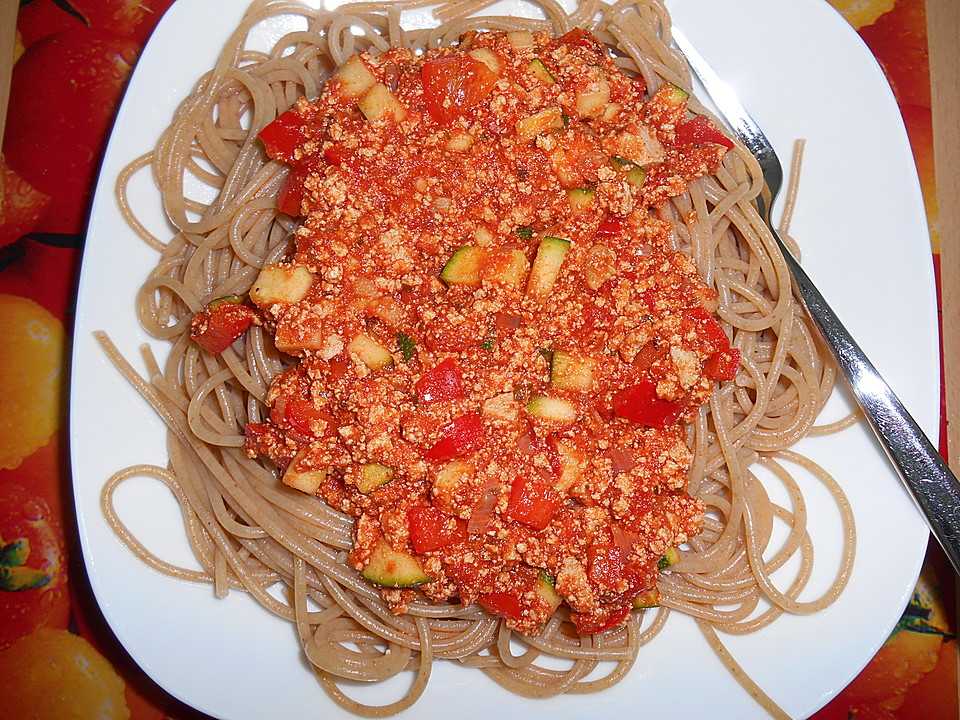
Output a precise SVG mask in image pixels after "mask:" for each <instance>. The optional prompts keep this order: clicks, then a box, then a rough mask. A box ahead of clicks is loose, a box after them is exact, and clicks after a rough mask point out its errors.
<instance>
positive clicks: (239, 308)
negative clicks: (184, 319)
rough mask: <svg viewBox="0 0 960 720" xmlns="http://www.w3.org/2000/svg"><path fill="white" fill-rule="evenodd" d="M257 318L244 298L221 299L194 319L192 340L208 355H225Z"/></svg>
mask: <svg viewBox="0 0 960 720" xmlns="http://www.w3.org/2000/svg"><path fill="white" fill-rule="evenodd" d="M256 317H257V314H256V313H255V312H254V311H253V309H252V308H251V307H249V306H248V305H246V304H244V302H243V299H242V298H240V297H236V296H230V297H224V298H218V299H217V300H214V301H213V302H211V303H210V304H209V305H207V306H206V307H205V308H204V309H203V310H201V311H200V312H198V313H197V314H196V315H194V317H193V320H191V321H190V337H191V338H193V339H194V340H195V341H196V343H197V345H199V346H200V347H202V348H203V349H204V350H206V351H207V352H211V353H222V352H223V351H224V350H226V349H227V348H228V347H230V346H231V345H232V344H233V343H234V342H235V341H236V340H237V338H239V337H240V336H241V335H243V334H244V333H245V332H246V331H247V328H249V327H250V325H252V324H253V321H254V320H255V319H256Z"/></svg>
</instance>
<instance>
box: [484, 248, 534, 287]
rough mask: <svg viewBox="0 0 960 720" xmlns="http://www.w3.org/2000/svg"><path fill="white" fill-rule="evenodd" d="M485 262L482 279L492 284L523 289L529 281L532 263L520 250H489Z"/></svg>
mask: <svg viewBox="0 0 960 720" xmlns="http://www.w3.org/2000/svg"><path fill="white" fill-rule="evenodd" d="M486 255H487V256H486V257H485V258H484V261H483V270H482V273H481V275H482V277H483V279H484V280H489V281H490V282H496V283H502V284H504V285H510V286H512V287H517V288H518V287H522V286H523V282H524V280H526V279H527V271H528V270H529V269H530V263H528V262H527V256H526V255H524V254H523V250H520V249H519V248H499V249H496V250H489V251H487V253H486Z"/></svg>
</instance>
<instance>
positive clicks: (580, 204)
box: [567, 188, 597, 210]
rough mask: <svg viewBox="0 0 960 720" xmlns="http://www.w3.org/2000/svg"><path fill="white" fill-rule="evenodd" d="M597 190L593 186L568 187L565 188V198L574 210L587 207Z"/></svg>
mask: <svg viewBox="0 0 960 720" xmlns="http://www.w3.org/2000/svg"><path fill="white" fill-rule="evenodd" d="M596 194H597V191H596V190H594V189H593V188H570V189H569V190H567V200H569V201H570V207H572V208H573V209H574V210H583V209H584V208H586V207H589V205H590V203H592V202H593V200H594V198H595V197H596Z"/></svg>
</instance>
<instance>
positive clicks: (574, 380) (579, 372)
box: [550, 350, 597, 392]
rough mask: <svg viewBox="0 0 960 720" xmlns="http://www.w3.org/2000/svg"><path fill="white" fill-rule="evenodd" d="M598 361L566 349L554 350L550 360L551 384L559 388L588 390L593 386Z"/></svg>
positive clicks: (575, 390)
mask: <svg viewBox="0 0 960 720" xmlns="http://www.w3.org/2000/svg"><path fill="white" fill-rule="evenodd" d="M596 369H597V361H596V360H594V359H593V358H589V357H583V356H580V355H574V354H572V353H570V352H567V351H566V350H554V351H553V359H552V360H551V362H550V384H551V385H552V386H553V387H554V388H556V389H557V390H572V391H574V392H586V391H588V390H590V389H591V388H592V387H593V380H594V374H595V373H596Z"/></svg>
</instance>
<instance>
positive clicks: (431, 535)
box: [409, 505, 467, 553]
mask: <svg viewBox="0 0 960 720" xmlns="http://www.w3.org/2000/svg"><path fill="white" fill-rule="evenodd" d="M409 518H410V544H411V545H413V549H414V550H415V551H416V552H418V553H425V552H430V551H431V550H437V549H438V548H442V547H446V546H447V545H451V544H453V543H455V542H460V541H461V540H466V538H467V528H466V523H465V522H464V521H463V520H461V519H460V518H456V517H453V516H452V515H447V514H446V513H445V512H443V511H442V510H440V509H438V508H435V507H433V506H432V505H418V506H417V507H414V508H411V510H410V513H409Z"/></svg>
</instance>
